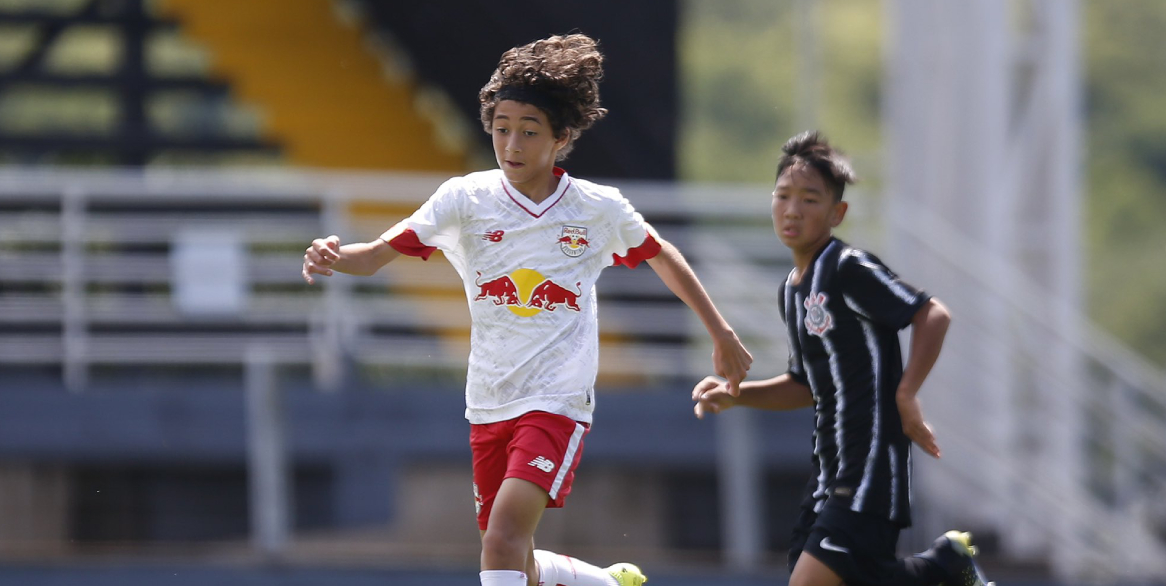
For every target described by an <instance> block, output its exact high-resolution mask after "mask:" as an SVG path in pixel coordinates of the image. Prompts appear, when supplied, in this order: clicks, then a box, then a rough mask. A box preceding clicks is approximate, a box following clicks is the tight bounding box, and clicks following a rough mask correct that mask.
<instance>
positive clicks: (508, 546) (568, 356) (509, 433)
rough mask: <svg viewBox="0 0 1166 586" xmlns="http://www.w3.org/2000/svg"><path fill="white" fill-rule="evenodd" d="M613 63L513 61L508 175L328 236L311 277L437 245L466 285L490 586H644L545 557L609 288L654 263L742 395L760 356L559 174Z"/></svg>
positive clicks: (605, 196)
mask: <svg viewBox="0 0 1166 586" xmlns="http://www.w3.org/2000/svg"><path fill="white" fill-rule="evenodd" d="M602 62H603V55H602V54H601V53H600V52H599V50H598V47H597V45H596V43H595V41H594V40H593V39H591V38H589V37H587V36H585V35H581V34H573V35H567V36H554V37H550V38H547V39H542V40H539V41H535V42H533V43H530V44H528V45H524V46H521V47H515V48H514V49H511V50H509V51H507V52H506V53H504V54H503V55H502V59H501V60H500V61H499V63H498V68H497V69H496V70H495V71H494V74H493V75H492V76H491V78H490V81H489V82H488V83H487V84H486V85H485V86H484V87H483V88H482V90H481V92H480V94H479V96H478V98H479V102H480V103H481V114H482V124H483V126H484V128H485V130H486V132H488V133H489V134H490V135H491V136H492V139H493V146H494V154H495V157H496V158H497V160H498V166H499V168H498V169H494V170H491V171H483V172H479V173H471V174H469V175H466V176H464V177H455V178H453V179H450V180H449V181H447V182H445V183H444V184H443V185H442V186H441V187H440V188H438V190H437V192H436V193H434V194H433V195H432V196H431V197H430V198H429V200H428V201H427V202H425V204H424V205H422V206H421V207H420V208H419V209H418V210H417V211H416V212H414V213H413V215H412V216H410V217H409V218H407V219H405V220H404V221H402V222H400V223H398V224H397V225H396V226H394V227H392V228H391V229H389V230H388V231H386V232H385V233H384V234H383V235H382V236H381V237H380V238H378V239H377V240H375V241H373V242H366V243H354V244H345V245H344V246H340V239H339V238H338V237H337V236H330V237H328V238H320V239H317V240H315V241H313V242H312V245H311V246H310V247H309V248H308V249H307V251H306V252H305V254H304V267H303V277H304V280H306V281H307V282H308V283H309V284H310V283H312V282H314V280H315V279H314V275H324V276H327V275H331V274H333V271H340V272H343V273H350V274H357V275H371V274H373V273H374V272H376V271H377V270H378V269H380V268H381V267H383V266H384V265H385V264H387V263H389V262H391V261H392V260H394V259H396V258H397V257H399V256H400V255H402V254H404V255H408V256H420V257H422V258H428V257H429V255H430V254H431V253H433V252H434V251H435V250H437V249H441V251H442V252H443V253H444V254H445V257H446V258H447V259H448V260H449V261H450V263H451V264H452V265H453V266H454V268H455V269H456V270H457V272H458V274H459V275H461V278H462V281H463V283H464V285H465V290H466V297H467V301H468V302H469V306H470V318H471V321H472V329H471V334H470V336H471V338H470V363H469V370H468V373H467V380H466V419H468V420H469V422H470V447H471V450H472V453H473V472H474V487H473V489H474V498H475V501H476V503H477V518H478V528H479V529H480V530H481V536H482V559H481V569H482V572H481V582H482V585H483V586H539V585H540V584H543V585H545V586H556V585H560V584H561V585H565V586H640V585H641V584H642V583H643V582H644V581H645V580H646V578H645V576H644V575H643V573H642V572H641V571H640V570H639V568H637V567H635V566H634V565H631V564H627V563H621V564H616V565H614V566H610V567H608V568H605V569H604V568H598V567H596V566H593V565H591V564H588V563H585V562H582V561H580V560H576V559H572V558H569V557H567V556H563V555H559V554H555V553H552V552H549V551H545V550H536V549H534V533H535V529H536V528H537V526H538V523H539V519H540V518H541V517H542V514H543V511H544V509H546V508H548V507H561V506H563V502H564V500H565V499H566V497H567V494H568V493H570V491H571V483H572V480H573V479H574V476H575V468H576V466H577V465H578V463H579V458H580V456H581V455H582V452H583V439H584V437H585V436H586V435H587V433H588V431H589V430H590V425H591V414H592V410H593V409H594V407H595V397H594V386H595V377H596V371H597V369H598V366H599V347H598V346H599V344H598V338H599V334H598V321H597V314H596V300H595V282H596V280H597V279H598V278H599V274H600V272H601V271H602V270H603V269H604V268H605V267H608V266H612V265H613V264H622V265H625V266H628V267H631V268H635V267H636V265H638V264H640V263H641V262H644V261H646V262H647V263H648V264H649V265H650V266H651V267H652V269H653V270H654V271H655V272H656V273H657V274H658V275H659V276H660V278H661V279H662V280H663V281H664V283H665V284H666V285H667V286H668V288H669V289H670V290H672V291H673V292H674V293H675V294H676V295H677V296H678V297H680V299H682V300H683V301H684V302H685V303H687V304H688V305H689V307H691V308H692V309H693V310H694V311H695V312H696V314H697V315H698V316H699V317H700V318H701V320H702V322H703V323H704V325H705V327H706V328H707V329H708V332H709V335H710V336H711V337H712V339H713V344H714V353H713V366H714V368H716V370H717V372H718V374H722V375H723V376H725V377H726V378H728V380H729V381H731V383H730V384H731V386H732V391H733V392H736V390H737V385H738V383H739V382H740V381H741V380H742V379H743V378H744V377H745V373H746V371H747V370H748V369H749V365H750V363H751V362H752V357H751V356H750V355H749V353H748V351H746V350H745V347H744V346H742V345H741V342H740V340H738V338H737V335H736V334H735V333H734V332H733V329H732V328H731V327H729V325H728V323H726V322H725V320H724V319H723V318H722V317H721V315H720V313H719V312H718V311H717V309H716V308H715V307H714V306H713V304H712V301H711V300H709V298H708V295H707V294H706V293H705V291H704V288H703V287H702V286H701V284H700V281H699V280H697V278H696V275H695V274H694V273H693V271H692V269H691V268H689V266H688V264H687V262H685V260H684V257H683V256H682V255H681V254H680V252H679V251H678V250H677V249H676V248H675V247H674V246H672V245H671V244H669V243H668V242H667V241H665V240H664V239H663V238H660V236H659V235H658V234H657V233H656V231H655V230H654V229H653V228H652V226H651V225H649V224H648V223H647V222H645V221H644V218H643V217H642V216H641V215H640V214H639V213H637V212H636V211H635V209H634V208H633V207H632V205H631V203H630V202H628V200H627V199H625V198H624V197H623V196H622V195H621V194H620V193H619V190H617V189H615V188H613V187H608V186H604V185H599V184H596V183H592V182H590V181H584V180H581V179H577V178H574V177H571V176H569V175H568V174H567V173H566V172H565V171H563V170H562V169H560V168H558V167H556V166H555V163H556V162H557V161H560V160H562V159H563V158H564V157H565V156H566V154H567V153H568V152H569V151H570V150H571V148H572V147H573V146H574V141H575V139H576V138H578V137H579V134H580V132H582V131H583V130H586V129H587V128H589V127H590V126H591V125H592V124H593V123H594V122H595V121H597V120H599V119H600V118H602V117H603V116H604V114H606V112H607V111H606V110H605V109H603V108H600V107H599V84H598V82H599V79H600V77H601V76H602V71H603V70H602Z"/></svg>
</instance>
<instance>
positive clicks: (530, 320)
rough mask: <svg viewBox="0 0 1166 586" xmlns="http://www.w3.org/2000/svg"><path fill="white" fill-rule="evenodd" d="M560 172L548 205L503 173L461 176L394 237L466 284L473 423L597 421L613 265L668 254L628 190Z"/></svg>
mask: <svg viewBox="0 0 1166 586" xmlns="http://www.w3.org/2000/svg"><path fill="white" fill-rule="evenodd" d="M555 173H556V175H558V176H559V184H558V187H557V188H556V189H555V192H554V193H553V194H552V195H551V196H550V197H548V198H546V199H545V200H543V201H542V202H541V203H538V204H535V203H533V202H531V201H530V200H529V199H527V198H526V196H524V195H522V194H521V193H519V192H518V190H517V189H515V188H514V186H513V185H511V184H510V183H509V182H508V181H507V180H506V178H505V176H504V175H503V173H502V171H501V170H493V171H484V172H480V173H471V174H469V175H466V176H464V177H455V178H453V179H450V180H449V181H446V182H445V183H444V184H442V186H441V187H439V188H438V189H437V192H436V193H434V194H433V196H432V197H430V198H429V200H428V201H427V202H425V204H424V205H422V206H421V207H420V208H419V209H418V210H417V211H416V212H414V213H413V215H412V216H410V217H409V218H407V219H405V220H404V221H402V222H401V223H400V224H398V225H397V226H395V227H394V228H393V229H392V230H390V231H389V232H387V233H386V235H385V236H384V238H385V239H386V240H387V241H389V243H390V244H391V245H392V246H393V247H394V248H395V249H397V250H399V251H401V252H403V253H405V254H410V255H413V256H421V257H424V258H428V256H429V254H430V253H431V252H432V251H433V249H434V248H440V249H441V250H442V251H443V252H444V253H445V255H446V258H448V259H449V261H450V263H452V264H453V266H454V268H455V269H457V272H458V274H459V275H461V277H462V281H463V283H464V284H465V288H466V298H467V301H468V302H469V306H470V317H471V320H472V330H471V334H470V363H469V372H468V375H467V380H466V419H468V420H469V421H470V423H492V422H496V421H505V420H508V419H513V418H515V417H518V416H519V415H522V414H523V413H527V412H530V411H546V412H549V413H556V414H560V415H564V416H567V417H570V418H571V419H574V420H576V421H582V422H585V423H590V422H591V412H592V410H593V409H594V407H595V396H594V388H595V375H596V372H597V370H598V368H599V325H598V314H597V313H596V304H595V281H596V280H597V279H598V278H599V273H600V271H602V270H603V269H604V268H605V267H608V266H612V265H613V264H625V265H628V266H630V267H633V268H634V267H635V266H636V265H637V264H639V262H640V261H642V260H645V259H647V258H651V257H652V256H655V255H656V253H658V252H659V250H660V245H659V243H658V242H657V240H656V238H655V231H654V230H653V228H652V227H651V226H650V225H649V224H648V223H647V222H645V221H644V218H643V217H642V216H641V215H640V214H639V213H638V212H636V211H635V209H633V208H632V205H631V204H630V203H629V202H628V200H627V199H625V198H624V197H623V196H622V195H621V194H620V192H619V190H618V189H616V188H614V187H607V186H603V185H597V184H595V183H591V182H589V181H581V180H579V179H575V178H572V177H569V176H568V175H567V174H566V173H565V172H563V171H562V170H561V169H555Z"/></svg>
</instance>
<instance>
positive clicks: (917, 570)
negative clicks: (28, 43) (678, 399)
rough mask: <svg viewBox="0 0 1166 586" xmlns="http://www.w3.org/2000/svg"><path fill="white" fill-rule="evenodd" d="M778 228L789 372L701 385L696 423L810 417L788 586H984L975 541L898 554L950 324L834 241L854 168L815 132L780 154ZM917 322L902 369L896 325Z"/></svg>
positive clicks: (927, 301) (950, 538)
mask: <svg viewBox="0 0 1166 586" xmlns="http://www.w3.org/2000/svg"><path fill="white" fill-rule="evenodd" d="M782 151H783V156H782V158H781V160H780V162H779V163H778V167H777V183H776V185H775V189H774V191H773V207H772V211H773V227H774V230H775V231H776V232H777V236H778V239H780V240H781V242H782V244H784V245H785V246H787V247H788V248H789V249H790V251H791V252H792V255H793V261H794V268H793V270H792V271H790V273H789V276H788V277H787V278H786V280H785V282H784V283H783V285H782V286H781V287H780V289H779V292H778V300H777V301H778V304H779V307H780V309H781V316H782V319H783V320H784V321H785V324H786V333H787V335H788V339H789V351H790V356H789V370H788V372H786V373H785V374H783V375H781V376H778V377H775V378H772V379H769V380H764V381H755V382H749V383H744V384H742V385H741V387H740V393H739V395H738V394H734V393H731V392H730V389H729V388H728V387H727V385H726V384H725V383H724V382H722V381H721V380H719V379H717V378H716V377H708V378H706V379H705V380H703V381H701V382H700V383H698V384H697V385H696V387H694V389H693V400H694V401H695V402H696V405H695V407H694V409H695V411H696V415H697V417H703V416H704V415H705V414H706V413H716V412H719V411H722V410H724V409H727V408H730V407H733V406H747V407H755V408H761V409H777V410H785V409H797V408H801V407H810V406H812V407H813V408H814V413H815V416H816V417H815V420H816V423H815V429H814V450H813V457H812V460H813V467H814V471H815V472H814V476H813V477H812V478H811V480H810V483H809V485H808V486H807V489H806V497H805V499H804V501H803V503H802V513H801V516H800V518H799V520H798V524H797V526H795V527H794V532H793V534H794V535H793V540H792V543H791V548H790V559H789V564H790V585H791V586H839V585H840V584H847V585H848V586H863V585H871V586H883V585H887V586H889V585H891V584H897V585H907V586H925V585H932V584H940V583H944V584H948V585H951V584H959V585H960V586H984V584H985V580H984V578H983V573H982V572H981V571H980V569H979V567H978V565H977V564H976V563H975V560H974V556H975V553H976V550H975V548H974V547H973V546H972V545H971V543H970V539H971V536H970V534H968V533H963V532H959V531H950V532H948V533H946V534H945V535H943V536H941V537H940V538H939V539H937V540H936V542H935V544H934V545H933V546H932V548H931V549H929V550H928V551H926V552H924V553H922V554H918V555H915V556H912V557H910V558H905V559H896V557H895V555H896V553H895V547H896V543H897V542H898V538H899V531H900V529H902V528H904V527H907V526H910V524H911V501H910V490H911V473H910V469H911V443H912V442H914V443H915V444H917V445H918V446H919V447H920V448H921V449H922V450H923V451H924V452H926V453H927V454H928V455H930V456H933V457H935V458H939V457H940V450H939V445H938V444H937V443H936V439H935V435H934V434H933V433H932V430H931V427H930V426H929V425H928V424H927V422H926V421H925V420H924V417H923V412H922V410H921V408H920V404H919V399H918V398H917V397H916V394H917V393H918V392H919V389H920V387H921V386H922V384H923V381H924V379H925V378H926V377H927V374H928V373H929V372H930V371H931V367H932V366H933V365H934V364H935V361H936V359H937V358H938V357H939V352H940V348H941V347H942V345H943V339H944V336H945V334H946V332H947V327H948V323H949V322H950V319H951V318H950V316H949V314H948V311H947V309H946V308H945V307H944V306H943V304H942V303H940V302H939V301H938V300H937V299H935V298H933V297H931V296H929V295H928V294H926V293H924V292H923V291H920V290H918V289H916V288H915V287H912V286H911V285H909V284H907V283H906V282H904V281H902V280H900V279H899V277H898V276H897V275H896V274H895V273H894V272H892V271H891V270H890V269H889V268H887V266H886V265H885V264H883V262H882V261H880V260H879V259H878V257H876V256H874V255H873V254H871V253H869V252H867V251H865V250H861V249H858V248H855V247H853V246H850V245H848V244H847V243H845V242H843V241H841V240H839V239H838V238H835V237H834V236H833V228H835V227H836V226H838V225H839V223H841V222H842V219H843V217H844V216H845V215H846V209H847V203H846V202H845V201H843V199H842V194H843V191H844V189H845V187H846V185H847V184H850V183H853V182H854V173H853V171H852V170H851V168H850V165H849V163H848V162H847V161H846V160H845V159H844V158H843V157H842V155H841V154H840V153H839V152H838V151H836V150H835V149H833V148H832V147H830V145H829V143H827V142H826V140H825V139H823V138H822V137H821V136H819V135H818V133H810V132H806V133H802V134H800V135H798V136H795V137H793V138H791V139H790V140H789V141H787V142H786V144H785V146H784V147H783V148H782ZM908 326H910V327H911V347H910V354H909V356H908V359H907V364H906V366H905V367H904V366H903V360H902V356H901V354H900V349H899V338H898V332H899V330H901V329H903V328H905V327H908Z"/></svg>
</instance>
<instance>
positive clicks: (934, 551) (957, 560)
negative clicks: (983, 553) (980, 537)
mask: <svg viewBox="0 0 1166 586" xmlns="http://www.w3.org/2000/svg"><path fill="white" fill-rule="evenodd" d="M976 553H977V550H976V546H974V545H972V534H971V533H968V532H966V531H948V532H947V533H944V534H943V536H942V537H940V538H939V539H936V540H935V543H933V544H931V549H929V550H927V551H925V552H923V553H921V554H917V555H916V556H915V557H920V558H923V559H926V560H930V561H932V562H934V563H935V564H936V565H938V566H939V567H940V568H943V571H944V572H945V573H946V574H947V578H945V579H944V581H943V583H942V585H941V586H996V583H995V582H989V581H988V579H987V578H985V577H984V571H983V570H981V569H980V565H979V564H977V563H976Z"/></svg>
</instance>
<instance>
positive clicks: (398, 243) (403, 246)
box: [389, 228, 437, 260]
mask: <svg viewBox="0 0 1166 586" xmlns="http://www.w3.org/2000/svg"><path fill="white" fill-rule="evenodd" d="M389 246H392V247H393V250H396V251H397V252H399V253H401V254H405V255H408V256H419V257H421V260H429V255H431V254H433V251H435V250H437V247H436V246H425V245H424V244H422V243H421V239H420V238H418V237H417V233H416V232H414V231H413V229H412V228H406V229H405V231H404V232H401V233H400V234H398V235H396V236H394V237H393V239H392V240H389Z"/></svg>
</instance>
